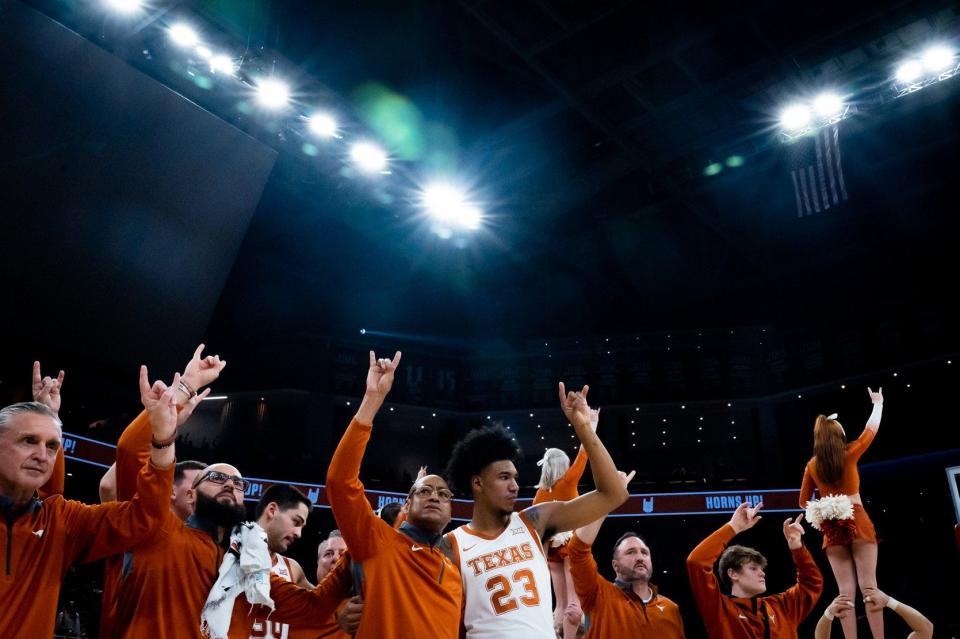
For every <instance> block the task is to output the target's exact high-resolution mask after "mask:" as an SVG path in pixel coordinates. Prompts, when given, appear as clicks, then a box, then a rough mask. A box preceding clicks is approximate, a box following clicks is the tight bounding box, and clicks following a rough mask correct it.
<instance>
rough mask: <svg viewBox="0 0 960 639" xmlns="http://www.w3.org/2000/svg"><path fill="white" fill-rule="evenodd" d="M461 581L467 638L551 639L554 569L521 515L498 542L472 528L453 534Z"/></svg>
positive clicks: (511, 523) (514, 519)
mask: <svg viewBox="0 0 960 639" xmlns="http://www.w3.org/2000/svg"><path fill="white" fill-rule="evenodd" d="M451 534H452V535H453V538H454V541H455V544H456V551H457V554H458V556H459V559H460V575H461V576H462V578H463V594H464V600H465V603H464V609H463V625H464V627H465V628H466V631H467V637H468V638H469V639H505V638H506V637H509V638H510V639H552V638H554V637H556V634H555V633H554V630H553V600H552V592H551V586H550V569H549V568H548V567H547V558H546V555H544V552H543V546H541V545H540V538H539V537H538V536H537V533H536V530H535V529H534V528H533V526H531V525H530V524H529V523H528V522H527V520H526V519H525V518H524V517H522V516H521V515H520V513H513V514H511V515H510V523H509V524H507V527H506V528H505V529H504V531H503V532H502V533H500V535H499V536H498V537H495V538H493V539H490V538H488V537H487V536H486V535H484V536H481V535H480V534H479V533H477V532H474V531H473V530H471V529H470V527H469V526H461V527H459V528H457V529H455V530H454V531H453V532H452V533H451Z"/></svg>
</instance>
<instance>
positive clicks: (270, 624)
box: [250, 555, 293, 639]
mask: <svg viewBox="0 0 960 639" xmlns="http://www.w3.org/2000/svg"><path fill="white" fill-rule="evenodd" d="M270 572H271V573H272V574H274V575H276V576H278V577H280V578H281V579H283V580H285V581H293V579H292V578H291V576H290V562H289V561H288V560H287V558H286V557H284V556H283V555H274V556H273V566H271V567H270ZM264 611H265V612H264V614H265V615H266V614H269V613H270V610H269V609H266V608H265V609H264ZM289 634H290V626H289V625H287V624H285V623H278V622H276V621H270V619H260V618H259V617H258V618H257V619H255V620H254V622H253V627H252V628H251V629H250V639H287V635H289Z"/></svg>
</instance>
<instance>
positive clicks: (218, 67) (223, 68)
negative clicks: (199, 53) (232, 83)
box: [210, 54, 237, 75]
mask: <svg viewBox="0 0 960 639" xmlns="http://www.w3.org/2000/svg"><path fill="white" fill-rule="evenodd" d="M236 70H237V68H236V66H234V64H233V58H231V57H230V56H228V55H223V54H221V55H215V56H213V57H212V58H210V71H212V72H213V73H227V74H231V75H232V74H233V72H234V71H236Z"/></svg>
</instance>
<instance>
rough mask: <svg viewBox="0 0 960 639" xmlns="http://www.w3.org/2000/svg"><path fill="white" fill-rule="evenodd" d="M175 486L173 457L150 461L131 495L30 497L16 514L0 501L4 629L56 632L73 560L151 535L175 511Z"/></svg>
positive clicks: (0, 617) (9, 634)
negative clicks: (163, 463)
mask: <svg viewBox="0 0 960 639" xmlns="http://www.w3.org/2000/svg"><path fill="white" fill-rule="evenodd" d="M172 486H173V466H172V465H171V466H170V467H169V468H164V469H161V468H157V467H155V466H154V465H153V464H147V465H146V466H144V467H143V469H142V470H141V471H140V473H139V477H138V482H137V493H136V496H135V497H134V498H133V499H132V500H130V501H125V502H114V503H110V504H101V505H99V506H87V505H84V504H81V503H80V502H77V501H72V500H65V499H64V498H63V497H62V496H59V495H58V496H53V497H48V498H47V499H45V500H44V501H42V502H41V501H39V500H35V501H33V502H32V503H31V505H30V506H29V507H28V509H27V512H24V513H22V514H20V515H19V516H15V515H14V514H13V513H11V512H10V511H9V509H8V508H4V507H0V512H2V514H3V516H4V517H3V519H4V523H5V525H3V526H2V528H0V547H2V548H3V549H4V550H5V552H6V562H5V566H4V570H3V572H2V573H0V601H2V602H3V605H2V606H0V637H4V639H14V638H23V639H35V638H37V637H50V636H53V626H54V619H55V616H56V612H57V599H58V597H59V593H60V583H61V581H62V579H63V576H64V574H65V573H66V571H67V568H68V567H69V566H70V564H72V563H73V562H74V561H81V562H83V561H94V560H97V559H101V558H103V557H106V556H107V555H112V554H115V553H118V552H123V551H125V550H126V549H128V548H130V547H131V546H133V545H134V544H136V543H139V542H140V541H142V540H143V539H144V538H145V537H147V536H149V534H150V533H151V532H152V531H153V530H154V529H155V528H156V527H157V525H158V523H159V522H160V521H161V520H162V519H163V517H164V516H165V515H166V513H168V512H169V511H170V492H171V490H172Z"/></svg>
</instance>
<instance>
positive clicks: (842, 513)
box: [806, 495, 853, 531]
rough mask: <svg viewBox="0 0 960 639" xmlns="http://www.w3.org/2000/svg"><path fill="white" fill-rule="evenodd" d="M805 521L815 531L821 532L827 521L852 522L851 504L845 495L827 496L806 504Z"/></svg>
mask: <svg viewBox="0 0 960 639" xmlns="http://www.w3.org/2000/svg"><path fill="white" fill-rule="evenodd" d="M806 516H807V521H809V522H810V525H811V526H813V527H814V528H816V529H817V530H821V531H822V530H823V522H824V521H827V520H834V521H840V520H847V519H849V520H851V521H852V520H853V502H852V501H850V498H849V497H847V496H846V495H827V496H826V497H821V498H820V499H813V500H810V501H808V502H807V512H806Z"/></svg>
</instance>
